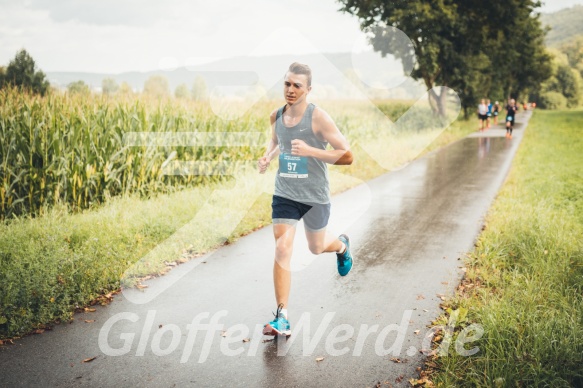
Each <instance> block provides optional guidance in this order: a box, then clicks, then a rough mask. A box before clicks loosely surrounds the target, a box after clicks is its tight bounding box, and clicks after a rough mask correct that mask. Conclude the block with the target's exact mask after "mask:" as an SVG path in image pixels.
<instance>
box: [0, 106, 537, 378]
mask: <svg viewBox="0 0 583 388" xmlns="http://www.w3.org/2000/svg"><path fill="white" fill-rule="evenodd" d="M529 117H530V114H521V115H519V116H518V121H519V123H518V130H517V131H515V136H514V138H513V139H512V140H508V139H505V138H504V131H503V130H500V129H491V130H489V131H486V132H484V133H482V134H479V133H476V134H474V135H471V136H469V137H467V138H465V139H463V140H461V141H459V142H456V143H454V144H452V145H450V146H448V147H445V148H443V149H441V150H438V151H436V152H432V153H430V154H428V155H427V156H425V157H423V158H421V159H418V160H416V161H415V162H413V163H411V164H410V165H408V166H407V167H405V168H403V169H401V170H399V171H395V172H392V173H389V174H386V175H383V176H381V177H379V178H377V179H374V180H372V181H370V182H368V184H367V185H364V186H361V187H359V188H356V189H353V190H350V191H348V192H345V193H343V194H341V195H338V196H336V197H334V199H333V213H334V214H335V217H336V218H335V219H333V220H332V221H331V222H332V229H334V225H336V227H337V226H338V225H342V223H343V222H346V217H345V218H344V219H342V217H343V216H346V215H349V216H350V217H353V216H354V215H355V214H356V215H357V216H358V217H357V218H356V219H355V220H354V222H352V224H351V225H350V226H349V227H348V229H347V230H345V232H347V234H349V235H350V237H351V241H352V245H353V251H354V253H355V255H356V257H357V260H358V261H357V263H356V267H355V269H354V271H353V272H352V273H351V274H350V275H349V276H347V277H346V278H340V277H339V276H338V275H337V274H336V268H335V256H334V255H331V254H330V255H327V256H324V257H319V258H318V259H316V260H313V257H310V255H309V254H306V252H307V249H306V247H305V246H302V243H301V241H302V240H303V239H301V238H297V239H296V240H298V246H297V247H296V248H295V254H294V263H295V264H294V265H295V267H294V268H293V269H294V272H293V275H292V276H293V286H292V295H291V300H290V311H289V313H290V320H291V323H292V329H293V330H294V335H293V336H292V337H291V338H290V339H289V340H288V341H285V340H282V341H272V342H265V343H264V342H262V340H263V339H264V337H262V336H261V335H260V334H259V333H258V332H257V331H260V330H261V326H262V324H264V323H265V322H267V321H268V320H269V319H270V318H271V311H272V310H273V309H274V307H275V306H274V301H273V288H272V280H271V270H272V267H271V263H272V255H273V252H272V251H273V241H272V234H271V228H270V227H267V228H263V229H261V230H259V231H257V232H255V233H253V234H251V235H249V236H247V237H244V238H242V239H240V240H239V241H237V242H236V243H235V244H232V245H230V246H225V247H223V248H221V249H219V250H217V251H216V252H214V253H213V254H211V255H208V256H205V257H202V258H200V259H196V260H194V261H192V262H189V263H186V264H184V265H181V266H179V267H177V268H176V269H174V270H173V271H171V272H170V274H169V275H167V276H164V277H162V278H159V279H155V280H152V281H149V282H148V284H149V288H148V289H147V290H146V293H145V294H137V292H138V291H135V292H130V293H128V294H127V295H123V296H122V295H120V296H118V297H116V298H115V300H114V301H113V302H112V303H111V304H110V305H108V306H105V307H102V308H98V311H97V312H95V313H87V314H77V315H76V316H75V321H74V322H75V323H73V324H71V325H67V324H65V325H60V326H57V327H55V328H54V330H52V331H50V332H46V333H44V334H42V335H36V336H29V337H26V338H23V339H21V340H19V341H17V343H16V344H15V345H12V346H4V347H2V348H0V370H1V371H2V372H1V376H0V385H1V386H26V387H30V386H59V387H68V386H96V387H114V386H115V387H126V386H128V387H129V386H145V387H174V386H176V387H181V386H200V387H254V386H259V387H277V386H286V387H303V386H309V387H313V386H334V387H336V386H338V387H371V386H374V385H375V384H376V383H377V382H381V383H384V382H390V383H391V384H392V386H406V381H407V379H409V378H410V377H414V376H416V372H415V369H416V368H417V367H419V366H421V365H422V362H423V355H422V354H421V353H420V352H419V349H421V348H422V343H421V342H422V338H423V334H424V333H426V332H427V327H426V326H427V325H428V324H429V323H430V322H431V321H432V320H433V319H435V317H437V316H438V315H439V314H440V309H439V303H440V302H441V300H440V299H439V297H438V296H437V294H445V295H451V294H452V293H453V290H454V289H455V287H456V285H457V284H458V282H459V279H460V276H461V270H460V268H461V266H462V261H460V258H461V257H463V256H464V254H465V252H468V251H470V250H471V249H472V247H473V243H474V241H475V238H476V236H477V235H478V233H479V231H480V229H481V226H482V221H483V216H484V215H485V213H486V211H487V209H488V208H489V206H490V204H491V202H492V200H493V198H494V196H495V195H496V193H497V191H498V189H499V188H500V186H501V184H502V182H503V180H504V178H505V176H506V174H507V172H508V169H509V167H510V164H511V161H512V158H513V156H514V154H515V152H516V149H517V147H518V145H519V143H520V141H521V138H522V130H521V128H522V127H524V126H525V124H526V122H527V119H528V118H529ZM360 213H362V214H361V215H359V214H360ZM350 217H349V218H350ZM353 218H354V217H353ZM300 236H301V235H300V234H298V237H300ZM202 261H204V262H206V263H205V264H200V263H201V262H202ZM195 262H196V263H195ZM196 264H199V265H198V266H196ZM157 291H159V292H160V294H159V295H157V296H156V297H154V298H153V299H152V300H151V301H150V302H148V303H143V304H135V303H132V301H135V300H136V298H140V297H143V296H147V295H154V294H155V293H156V292H157ZM127 298H129V299H127ZM201 314H202V315H201ZM213 317H214V319H215V321H216V323H217V325H224V327H223V329H222V330H227V329H228V330H227V334H226V335H227V336H226V337H223V336H222V335H221V333H222V330H221V328H220V327H219V326H216V325H210V324H209V323H210V322H211V321H212V319H213ZM84 319H94V320H95V322H94V323H84ZM197 319H199V323H200V324H202V326H201V325H200V324H199V325H197V324H196V322H195V324H192V322H193V320H194V321H197ZM205 324H206V326H205ZM391 325H392V326H391ZM398 325H400V327H401V329H399V330H396V329H397V328H398V327H399V326H398ZM108 327H109V329H108ZM392 329H395V330H392ZM416 330H419V331H420V332H419V334H415V331H416ZM100 333H101V336H102V337H101V339H100ZM399 333H401V334H399ZM195 334H196V335H195ZM398 334H399V335H398ZM400 335H402V336H401V337H400V338H399V336H400ZM237 337H238V338H237ZM343 337H344V338H343ZM245 338H249V339H250V340H249V342H243V339H245ZM335 339H336V341H337V343H334V340H335ZM100 342H101V346H100ZM475 345H477V346H479V341H478V342H477V343H476V344H475ZM124 346H125V347H124ZM107 347H109V348H110V349H109V350H108V349H107ZM391 347H392V349H391V350H392V351H395V353H396V356H394V355H392V354H389V355H383V349H387V350H388V349H390V348H391ZM115 352H117V353H119V354H120V355H118V356H115V355H114V353H115ZM165 353H167V354H165ZM379 353H380V355H379ZM91 357H97V358H96V359H95V360H93V361H91V362H86V363H83V362H82V360H84V359H87V358H91ZM320 357H324V359H323V360H321V361H317V360H316V359H317V358H320ZM392 357H397V358H399V359H400V360H402V361H404V362H403V363H395V362H392V361H391V360H390V359H391V358H392ZM401 376H402V377H403V379H402V380H400V382H398V381H399V378H400V377H401Z"/></svg>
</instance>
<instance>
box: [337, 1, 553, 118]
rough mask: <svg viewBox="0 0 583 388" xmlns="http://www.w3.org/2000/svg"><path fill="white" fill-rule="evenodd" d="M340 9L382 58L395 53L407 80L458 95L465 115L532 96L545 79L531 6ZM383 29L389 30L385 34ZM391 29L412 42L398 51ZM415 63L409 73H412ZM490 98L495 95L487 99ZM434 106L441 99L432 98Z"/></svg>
mask: <svg viewBox="0 0 583 388" xmlns="http://www.w3.org/2000/svg"><path fill="white" fill-rule="evenodd" d="M340 2H341V3H342V10H343V11H344V12H348V13H350V14H353V15H355V16H357V17H358V18H359V19H360V21H361V27H362V29H363V30H364V31H365V32H368V33H370V34H371V35H372V38H371V43H372V44H373V47H374V48H375V50H377V51H380V52H381V53H382V54H393V55H395V56H396V57H397V58H399V59H401V60H402V62H403V64H404V67H405V68H412V69H413V71H412V73H411V75H412V77H413V78H415V79H420V80H423V82H424V83H425V85H426V87H427V88H428V89H431V88H433V87H434V86H436V85H444V86H448V87H450V88H452V89H454V90H456V91H457V92H458V93H459V94H460V98H461V101H462V105H463V107H464V108H469V107H472V108H473V107H474V106H475V104H476V101H477V100H478V99H479V98H480V97H482V96H487V95H490V94H491V93H490V92H491V91H494V90H495V91H496V92H500V90H499V89H495V88H494V86H493V85H495V84H496V83H500V82H501V83H503V84H504V85H505V87H504V95H500V96H499V98H498V99H503V98H504V97H505V96H507V95H510V94H512V95H514V96H515V97H517V96H518V95H520V94H521V93H523V92H525V91H526V90H536V89H537V88H538V87H539V85H540V83H541V82H542V81H544V80H545V79H546V78H548V77H549V76H550V56H549V55H548V54H547V53H546V52H545V48H544V42H543V38H544V32H543V30H542V28H541V24H540V20H539V18H538V15H537V14H536V13H535V12H533V11H534V10H535V9H536V8H537V7H538V6H540V3H539V2H538V1H533V0H504V1H502V0H496V1H481V0H470V1H468V0H432V1H422V0H415V1H390V0H376V1H369V0H340ZM387 27H389V28H387ZM390 27H396V28H398V29H400V30H401V31H403V32H404V33H405V34H407V36H408V37H409V38H410V39H411V44H412V45H413V47H412V50H410V49H408V48H406V47H405V48H404V47H403V45H402V42H401V40H400V39H399V38H398V37H395V34H392V32H391V29H390ZM413 63H415V66H413ZM491 97H494V96H491ZM434 100H435V102H436V104H437V105H438V106H439V105H440V102H439V100H440V99H439V97H438V96H435V98H434Z"/></svg>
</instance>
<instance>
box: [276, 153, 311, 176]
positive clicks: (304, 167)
mask: <svg viewBox="0 0 583 388" xmlns="http://www.w3.org/2000/svg"><path fill="white" fill-rule="evenodd" d="M279 176H281V177H284V178H307V177H308V158H307V157H305V156H294V155H290V154H279Z"/></svg>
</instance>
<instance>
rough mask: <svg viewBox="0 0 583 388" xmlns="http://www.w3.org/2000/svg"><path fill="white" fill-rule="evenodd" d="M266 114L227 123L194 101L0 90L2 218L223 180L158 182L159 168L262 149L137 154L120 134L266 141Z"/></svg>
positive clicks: (161, 178) (142, 150) (141, 150)
mask: <svg viewBox="0 0 583 388" xmlns="http://www.w3.org/2000/svg"><path fill="white" fill-rule="evenodd" d="M263 105H267V104H263ZM270 109H272V107H268V106H265V107H264V108H261V109H260V110H261V112H257V109H253V113H252V114H251V113H250V114H246V115H245V117H243V118H242V119H240V120H233V121H226V120H222V119H220V118H219V117H217V116H216V115H215V114H214V113H213V112H212V110H211V109H210V107H209V106H208V104H203V103H196V102H184V103H179V102H177V101H165V102H158V101H147V100H143V99H133V100H128V99H121V98H120V99H107V98H105V97H100V96H85V97H82V96H69V95H63V94H58V93H53V94H49V95H48V96H45V97H42V98H41V97H38V96H33V95H28V94H24V93H21V92H19V91H17V90H11V89H3V90H0V219H6V218H9V217H12V216H20V215H33V216H34V215H39V214H41V213H42V211H43V208H45V207H47V206H49V207H50V206H53V205H55V204H57V203H59V204H67V205H68V206H69V207H70V209H71V210H72V211H77V210H80V209H85V208H90V207H92V206H94V205H97V204H99V203H102V202H104V201H105V200H107V198H108V197H111V196H117V195H124V194H130V193H137V194H139V195H141V196H149V195H152V194H154V193H167V192H171V191H173V190H178V189H181V188H184V187H189V186H194V185H199V184H204V183H207V182H211V181H214V180H218V179H221V178H220V177H219V176H212V175H208V174H206V175H205V174H204V172H203V174H202V175H184V176H172V175H164V174H163V172H162V164H163V163H164V161H165V160H166V159H167V158H168V156H169V155H170V154H171V153H172V154H173V151H174V152H175V154H173V156H175V157H176V159H177V160H183V161H189V160H196V161H205V160H206V161H211V160H212V161H221V160H225V161H227V160H235V159H237V160H255V159H256V158H258V157H259V156H261V154H262V152H263V149H262V147H244V146H242V147H226V146H214V147H187V146H179V147H175V146H174V147H169V146H159V147H148V146H137V147H136V146H131V145H128V144H124V134H127V133H128V132H167V133H172V132H193V131H207V132H212V131H216V132H245V131H254V132H264V133H265V139H267V134H268V133H269V121H268V120H269V112H270ZM126 143H127V142H126ZM262 143H263V144H264V139H262Z"/></svg>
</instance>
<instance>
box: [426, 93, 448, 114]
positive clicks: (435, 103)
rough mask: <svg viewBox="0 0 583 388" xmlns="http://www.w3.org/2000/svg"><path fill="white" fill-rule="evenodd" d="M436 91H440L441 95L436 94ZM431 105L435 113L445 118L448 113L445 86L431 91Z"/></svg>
mask: <svg viewBox="0 0 583 388" xmlns="http://www.w3.org/2000/svg"><path fill="white" fill-rule="evenodd" d="M436 89H439V94H437V93H436V91H435V90H436ZM429 105H430V106H431V110H433V113H435V114H437V115H439V116H441V117H445V114H446V113H447V110H446V109H447V89H445V88H444V87H443V86H439V87H437V88H432V89H430V90H429Z"/></svg>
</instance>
